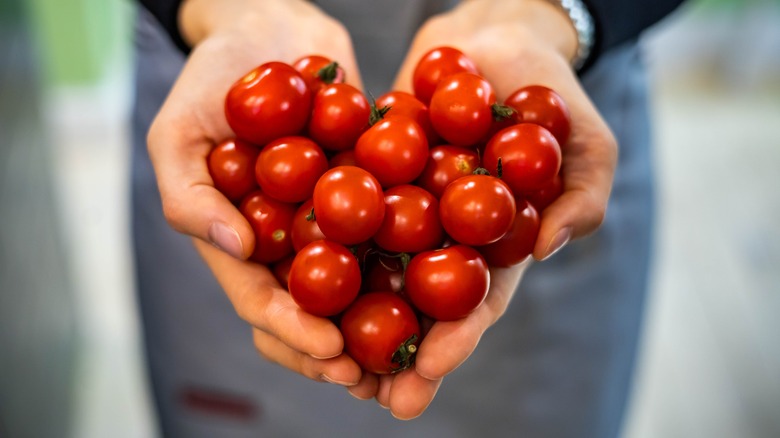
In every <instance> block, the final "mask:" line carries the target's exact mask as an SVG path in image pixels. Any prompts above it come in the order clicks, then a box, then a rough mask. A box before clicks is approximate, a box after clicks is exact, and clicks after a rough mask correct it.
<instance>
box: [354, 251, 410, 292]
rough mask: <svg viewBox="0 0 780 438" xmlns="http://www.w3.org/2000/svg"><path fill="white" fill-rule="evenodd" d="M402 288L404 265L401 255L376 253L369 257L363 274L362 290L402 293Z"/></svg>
mask: <svg viewBox="0 0 780 438" xmlns="http://www.w3.org/2000/svg"><path fill="white" fill-rule="evenodd" d="M403 288H404V267H403V263H402V262H401V257H393V256H386V255H376V256H374V257H371V259H370V262H369V263H367V265H366V267H365V273H364V274H363V290H364V291H366V292H371V291H380V290H381V291H389V292H393V293H396V294H399V295H400V294H402V293H403V292H402V291H403Z"/></svg>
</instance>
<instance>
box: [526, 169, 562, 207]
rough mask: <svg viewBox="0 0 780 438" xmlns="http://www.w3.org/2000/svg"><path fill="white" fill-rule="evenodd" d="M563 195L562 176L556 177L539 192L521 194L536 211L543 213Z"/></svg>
mask: <svg viewBox="0 0 780 438" xmlns="http://www.w3.org/2000/svg"><path fill="white" fill-rule="evenodd" d="M562 194H563V179H562V178H561V175H560V174H558V175H555V176H554V177H553V179H552V180H550V182H549V183H548V184H547V185H545V186H544V187H542V188H541V189H539V190H532V191H527V192H522V193H520V196H522V197H523V198H525V199H527V200H528V202H530V203H531V204H533V206H534V207H536V211H538V212H540V213H541V212H542V211H544V209H545V208H547V207H548V206H549V205H550V204H552V203H553V202H555V200H556V199H558V197H559V196H561V195H562Z"/></svg>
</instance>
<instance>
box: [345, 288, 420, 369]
mask: <svg viewBox="0 0 780 438" xmlns="http://www.w3.org/2000/svg"><path fill="white" fill-rule="evenodd" d="M339 328H340V330H341V333H342V335H343V336H344V350H345V351H346V353H347V354H348V355H349V356H350V357H351V358H352V359H354V360H355V362H357V364H358V365H360V367H361V368H362V369H363V370H365V371H367V372H370V373H375V374H392V373H396V372H399V371H402V370H404V369H406V368H408V367H410V366H412V364H413V363H414V354H415V352H416V347H417V345H419V341H420V324H419V322H418V320H417V315H415V313H414V310H412V308H411V307H410V306H409V305H408V304H407V303H406V301H404V300H403V299H402V298H400V297H399V296H397V295H396V294H394V293H392V292H387V291H374V292H369V293H367V294H364V295H361V296H360V297H358V299H357V300H355V302H354V303H352V305H351V306H350V307H349V308H348V309H347V310H346V312H344V315H343V316H342V317H341V323H340V324H339ZM405 344H406V345H405ZM408 345H414V347H412V348H409V347H408ZM403 348H406V353H408V354H406V355H405V356H406V357H403V358H399V357H398V356H404V355H403V354H400V355H396V352H398V351H399V349H403ZM394 356H395V357H394Z"/></svg>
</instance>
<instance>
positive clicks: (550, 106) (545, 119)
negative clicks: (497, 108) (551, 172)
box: [504, 85, 571, 146]
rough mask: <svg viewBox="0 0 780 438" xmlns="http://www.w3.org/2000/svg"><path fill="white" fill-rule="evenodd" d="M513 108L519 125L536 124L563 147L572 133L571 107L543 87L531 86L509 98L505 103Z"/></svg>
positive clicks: (557, 95) (553, 92)
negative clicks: (542, 127) (543, 128)
mask: <svg viewBox="0 0 780 438" xmlns="http://www.w3.org/2000/svg"><path fill="white" fill-rule="evenodd" d="M504 104H505V105H507V106H509V107H511V108H513V109H514V110H515V111H516V113H515V120H517V123H536V124H537V125H542V126H544V127H545V128H547V130H548V131H550V133H551V134H552V135H553V137H555V139H556V140H558V144H559V145H560V146H563V145H565V144H566V141H567V140H568V139H569V133H570V132H571V115H570V114H569V107H568V106H566V102H564V101H563V98H562V97H561V95H560V94H558V93H556V92H555V91H553V90H551V89H550V88H547V87H545V86H543V85H529V86H527V87H523V88H521V89H519V90H517V91H515V92H514V93H512V95H511V96H509V97H508V98H507V99H506V101H505V102H504Z"/></svg>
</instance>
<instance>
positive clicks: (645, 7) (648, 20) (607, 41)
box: [584, 0, 683, 64]
mask: <svg viewBox="0 0 780 438" xmlns="http://www.w3.org/2000/svg"><path fill="white" fill-rule="evenodd" d="M584 2H585V4H586V5H587V6H588V10H589V11H590V13H591V15H592V16H593V20H594V22H595V25H596V41H595V44H594V47H593V49H592V51H591V56H590V58H589V59H588V61H589V62H588V64H591V63H592V62H593V61H595V60H596V59H597V58H598V57H599V55H601V54H602V53H604V52H606V51H607V50H609V49H611V48H612V47H615V46H617V45H619V44H621V43H624V42H626V41H629V40H632V39H634V38H636V37H638V36H639V34H640V33H641V32H642V31H643V30H645V29H647V28H648V27H650V26H651V25H653V24H655V23H656V22H658V21H659V20H661V19H662V18H663V17H665V16H667V15H668V14H669V13H671V12H672V11H673V10H674V9H676V8H677V6H679V5H680V4H681V3H682V2H683V0H646V1H632V0H584Z"/></svg>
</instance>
